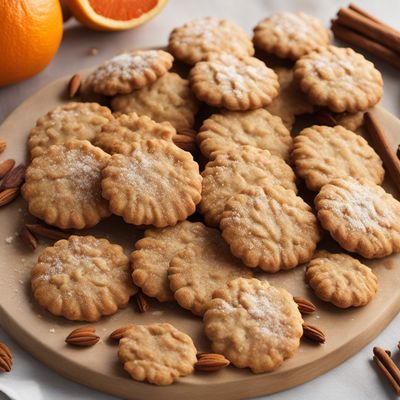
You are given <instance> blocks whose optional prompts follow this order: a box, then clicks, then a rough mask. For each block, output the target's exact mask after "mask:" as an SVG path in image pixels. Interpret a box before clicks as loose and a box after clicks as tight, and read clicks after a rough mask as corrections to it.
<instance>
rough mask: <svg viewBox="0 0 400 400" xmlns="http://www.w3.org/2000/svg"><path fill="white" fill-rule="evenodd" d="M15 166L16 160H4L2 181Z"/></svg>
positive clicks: (0, 173) (1, 164)
mask: <svg viewBox="0 0 400 400" xmlns="http://www.w3.org/2000/svg"><path fill="white" fill-rule="evenodd" d="M14 165H15V160H11V159H10V160H4V161H3V162H2V163H0V179H2V178H4V177H5V176H6V175H7V174H8V173H9V172H10V171H11V170H12V169H13V168H14Z"/></svg>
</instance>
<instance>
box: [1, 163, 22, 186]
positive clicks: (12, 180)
mask: <svg viewBox="0 0 400 400" xmlns="http://www.w3.org/2000/svg"><path fill="white" fill-rule="evenodd" d="M25 170H26V167H25V165H23V164H19V165H17V166H16V167H15V168H13V169H12V170H11V171H10V172H9V173H8V174H7V175H6V176H5V177H4V179H3V180H2V182H1V185H0V190H4V189H9V188H19V187H20V186H21V185H22V184H23V183H24V180H25Z"/></svg>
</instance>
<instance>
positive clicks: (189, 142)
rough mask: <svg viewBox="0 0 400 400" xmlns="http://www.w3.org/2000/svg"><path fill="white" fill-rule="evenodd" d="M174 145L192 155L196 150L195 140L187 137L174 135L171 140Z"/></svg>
mask: <svg viewBox="0 0 400 400" xmlns="http://www.w3.org/2000/svg"><path fill="white" fill-rule="evenodd" d="M172 140H173V142H174V144H175V145H176V146H178V147H179V148H181V149H182V150H185V151H188V152H189V153H194V152H195V151H196V150H197V147H196V138H195V137H194V136H193V137H192V136H188V135H181V134H179V133H178V134H176V135H175V136H174V137H173V138H172Z"/></svg>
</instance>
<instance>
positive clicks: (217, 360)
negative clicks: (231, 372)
mask: <svg viewBox="0 0 400 400" xmlns="http://www.w3.org/2000/svg"><path fill="white" fill-rule="evenodd" d="M229 364H230V362H229V360H227V359H226V358H225V357H224V356H223V355H222V354H216V353H198V354H197V362H196V363H195V364H194V368H195V370H197V371H203V372H214V371H218V370H220V369H222V368H225V367H227V366H228V365H229Z"/></svg>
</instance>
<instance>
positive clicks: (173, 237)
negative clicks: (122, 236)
mask: <svg viewBox="0 0 400 400" xmlns="http://www.w3.org/2000/svg"><path fill="white" fill-rule="evenodd" d="M210 232H211V233H212V232H214V230H212V229H210V228H207V227H206V226H205V225H204V224H202V223H201V222H189V221H182V222H178V223H177V224H176V225H175V226H168V227H166V228H161V229H158V228H150V229H146V231H145V232H144V237H143V238H142V239H140V240H138V241H137V242H136V243H135V250H134V251H133V252H132V254H131V256H130V259H131V263H132V267H133V272H132V279H133V282H134V283H135V284H136V285H137V286H139V287H140V288H141V289H142V291H143V293H145V294H146V295H147V296H150V297H155V298H157V300H158V301H161V302H164V301H172V300H174V294H173V292H172V291H171V289H170V288H169V281H168V267H169V263H170V261H171V258H172V257H173V256H174V255H175V254H176V253H178V252H179V251H180V250H182V249H184V248H185V247H186V246H187V245H188V244H189V243H194V242H195V243H198V244H201V243H203V242H204V243H205V242H207V238H208V236H209V235H210V234H211V233H210Z"/></svg>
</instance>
